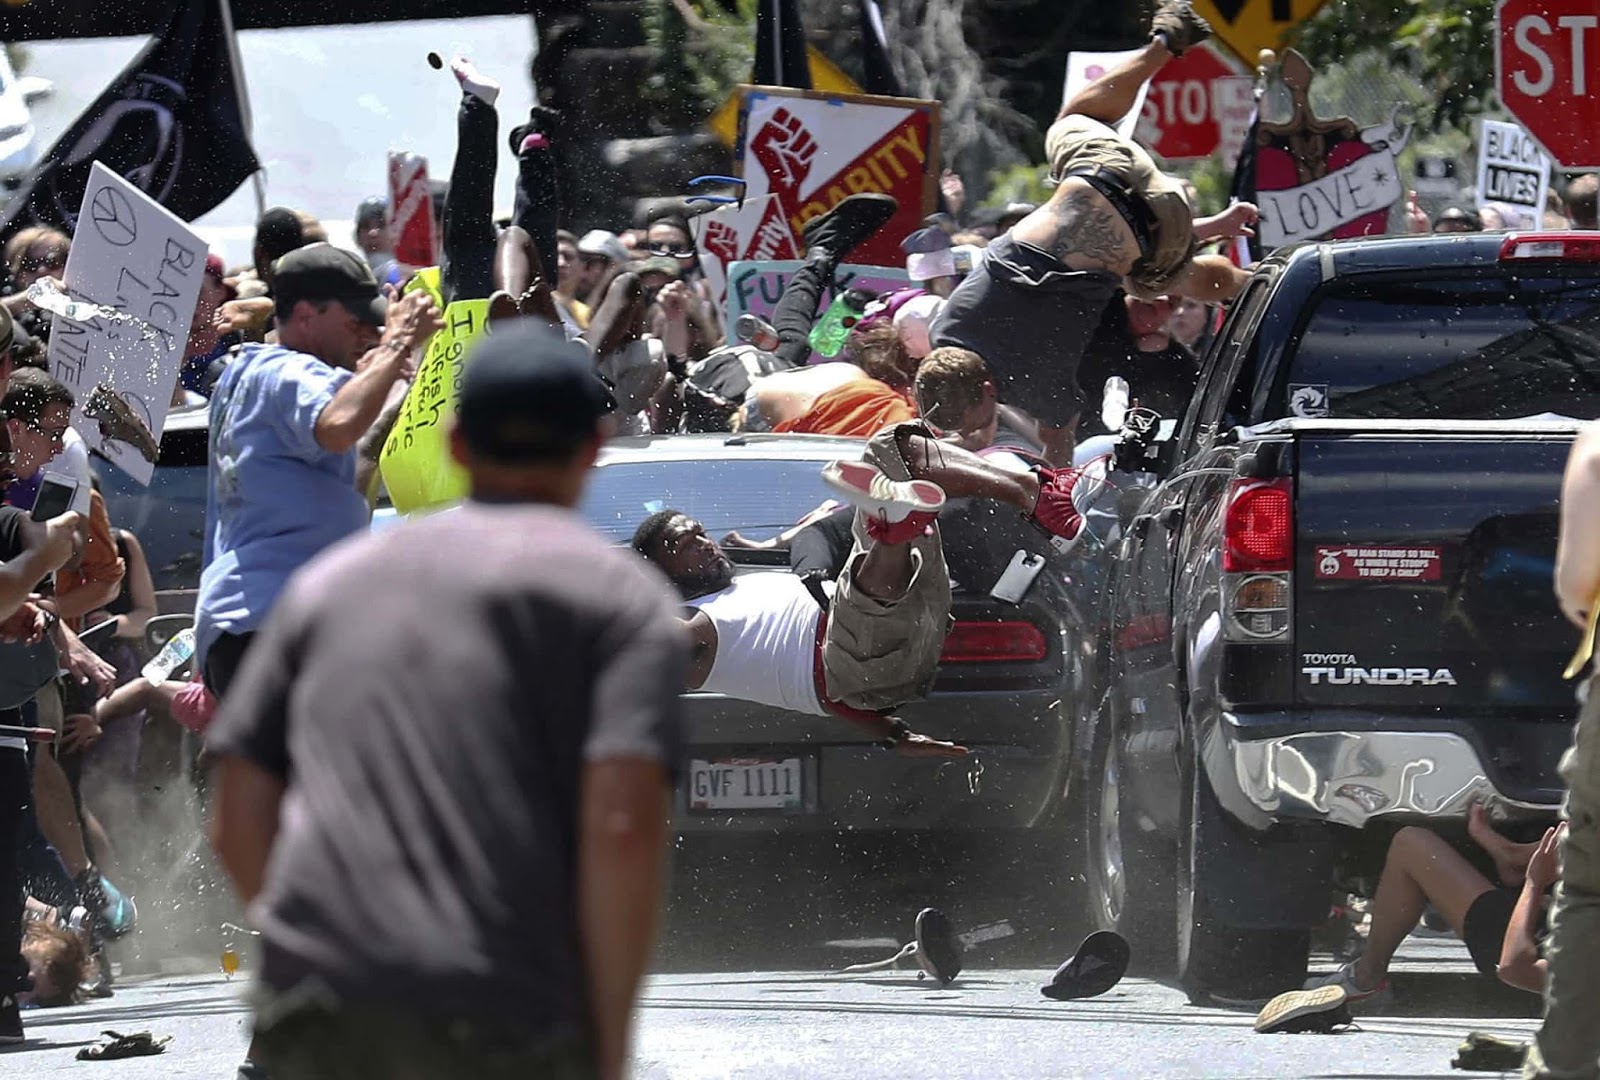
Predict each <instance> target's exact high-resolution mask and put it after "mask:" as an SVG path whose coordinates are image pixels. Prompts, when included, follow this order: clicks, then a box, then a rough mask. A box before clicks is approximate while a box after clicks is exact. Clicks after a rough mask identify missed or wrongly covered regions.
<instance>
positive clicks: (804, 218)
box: [735, 86, 939, 266]
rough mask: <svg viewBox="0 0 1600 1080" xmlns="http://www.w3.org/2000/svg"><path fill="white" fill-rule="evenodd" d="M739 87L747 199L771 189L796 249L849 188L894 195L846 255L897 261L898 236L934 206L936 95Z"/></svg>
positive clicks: (870, 261)
mask: <svg viewBox="0 0 1600 1080" xmlns="http://www.w3.org/2000/svg"><path fill="white" fill-rule="evenodd" d="M742 95H743V100H742V101H741V103H740V106H739V140H738V146H737V147H736V149H735V160H736V161H737V162H738V165H739V170H740V172H739V175H740V176H741V177H743V178H744V181H745V202H746V204H747V205H748V204H749V203H750V201H751V200H758V199H763V198H765V197H766V196H768V195H776V196H777V198H778V206H779V210H780V212H781V215H782V221H783V222H784V223H785V224H786V225H787V227H788V229H789V231H790V234H791V235H792V237H793V239H794V243H795V247H796V250H797V251H798V250H800V249H801V248H802V247H803V244H802V243H801V241H800V230H801V228H802V227H803V226H804V225H805V223H806V222H808V221H810V220H811V219H812V218H814V217H816V216H817V215H819V214H822V213H826V212H827V211H828V210H831V209H833V207H834V206H835V205H837V204H838V203H839V202H840V201H841V200H843V199H844V198H845V197H846V196H849V195H854V194H858V193H860V192H868V191H875V192H880V193H883V194H886V195H893V196H894V197H895V198H896V199H898V200H899V201H900V209H899V210H898V211H897V212H896V213H895V215H894V217H893V218H891V219H890V220H889V223H888V224H887V225H885V226H884V227H883V228H882V229H880V230H878V232H877V233H876V234H874V235H873V236H872V238H871V239H869V240H868V241H866V242H865V243H863V244H862V245H861V246H860V247H858V248H856V249H855V250H854V251H852V252H851V253H850V256H849V258H850V261H851V262H852V263H858V264H864V265H868V266H904V265H905V259H906V257H905V252H903V251H902V250H901V249H900V242H901V241H902V240H904V239H905V238H906V237H907V236H910V235H911V234H912V233H913V232H915V231H916V230H918V229H920V228H922V219H923V218H925V217H927V216H928V215H929V214H931V213H933V212H934V210H935V209H936V208H937V206H938V176H939V103H938V102H936V101H919V100H915V99H912V98H890V97H871V96H868V95H862V94H824V93H818V92H816V91H810V90H790V89H785V88H782V87H774V86H746V87H743V88H742Z"/></svg>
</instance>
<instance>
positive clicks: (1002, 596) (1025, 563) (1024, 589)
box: [989, 549, 1044, 604]
mask: <svg viewBox="0 0 1600 1080" xmlns="http://www.w3.org/2000/svg"><path fill="white" fill-rule="evenodd" d="M1043 569H1044V556H1043V555H1035V554H1033V553H1032V552H1028V551H1023V550H1020V549H1019V550H1018V551H1017V553H1016V554H1015V555H1013V556H1011V563H1010V565H1008V566H1007V567H1006V569H1005V573H1003V574H1001V575H1000V580H999V581H996V582H995V583H994V588H992V589H990V590H989V595H990V596H992V597H994V598H995V599H996V600H1004V601H1006V602H1007V603H1008V604H1020V603H1022V598H1023V597H1024V596H1026V595H1027V593H1028V589H1029V588H1030V587H1031V586H1032V585H1033V579H1034V578H1036V577H1038V576H1039V571H1041V570H1043Z"/></svg>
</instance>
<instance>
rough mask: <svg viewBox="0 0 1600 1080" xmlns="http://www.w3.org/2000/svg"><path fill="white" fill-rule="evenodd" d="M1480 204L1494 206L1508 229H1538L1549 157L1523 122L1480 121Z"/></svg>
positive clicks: (1547, 188) (1546, 190) (1547, 191)
mask: <svg viewBox="0 0 1600 1080" xmlns="http://www.w3.org/2000/svg"><path fill="white" fill-rule="evenodd" d="M1481 124H1482V125H1483V127H1482V130H1481V131H1480V132H1479V133H1478V207H1479V209H1482V208H1483V207H1486V206H1487V207H1493V208H1494V209H1496V210H1498V211H1500V216H1501V217H1503V218H1505V221H1506V228H1508V229H1537V228H1539V226H1540V225H1541V224H1543V222H1544V202H1545V199H1546V198H1547V197H1548V196H1549V194H1550V159H1549V158H1548V157H1546V156H1545V153H1544V151H1543V150H1540V149H1539V144H1538V143H1536V142H1534V141H1533V136H1531V135H1529V134H1528V133H1527V132H1526V131H1525V130H1523V128H1522V125H1520V124H1502V123H1501V122H1499V121H1498V120H1484V121H1481Z"/></svg>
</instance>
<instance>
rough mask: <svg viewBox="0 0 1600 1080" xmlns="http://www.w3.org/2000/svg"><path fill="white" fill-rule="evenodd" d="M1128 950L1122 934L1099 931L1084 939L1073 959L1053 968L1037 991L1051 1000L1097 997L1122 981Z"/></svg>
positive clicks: (1126, 967)
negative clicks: (1047, 982)
mask: <svg viewBox="0 0 1600 1080" xmlns="http://www.w3.org/2000/svg"><path fill="white" fill-rule="evenodd" d="M1130 956H1131V952H1130V950H1129V949H1128V943H1127V941H1125V940H1123V938H1122V935H1120V934H1114V933H1112V932H1111V931H1110V930H1100V931H1097V932H1095V933H1093V934H1090V935H1089V936H1088V937H1086V938H1084V939H1083V944H1082V945H1079V946H1078V951H1077V952H1075V953H1073V954H1072V959H1070V960H1068V961H1067V962H1066V963H1064V964H1062V965H1061V966H1060V967H1058V968H1056V973H1055V976H1054V977H1052V978H1051V980H1050V985H1049V986H1041V987H1040V988H1039V992H1040V993H1041V994H1043V995H1044V996H1045V997H1047V998H1050V999H1052V1000H1054V1001H1074V1000H1076V999H1078V998H1088V997H1099V996H1100V995H1101V994H1103V993H1105V992H1106V991H1107V990H1110V989H1111V988H1112V987H1113V986H1116V985H1117V983H1119V982H1121V981H1122V976H1124V975H1126V974H1127V972H1128V960H1129V957H1130Z"/></svg>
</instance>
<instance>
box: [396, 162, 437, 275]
mask: <svg viewBox="0 0 1600 1080" xmlns="http://www.w3.org/2000/svg"><path fill="white" fill-rule="evenodd" d="M389 221H390V222H391V223H392V224H393V226H394V257H395V259H396V260H397V261H399V262H402V263H405V264H406V265H407V266H435V265H437V264H438V262H439V254H438V253H439V244H438V236H439V234H438V230H437V229H436V228H435V226H434V220H433V193H432V191H430V190H429V188H428V159H427V158H424V157H418V156H417V155H416V154H406V153H391V154H390V155H389Z"/></svg>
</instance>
